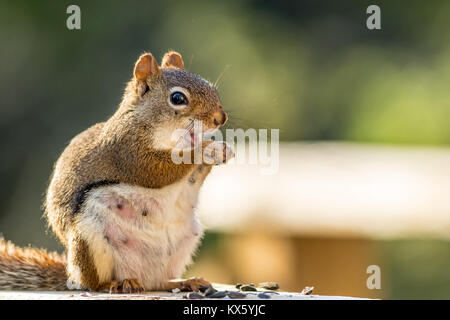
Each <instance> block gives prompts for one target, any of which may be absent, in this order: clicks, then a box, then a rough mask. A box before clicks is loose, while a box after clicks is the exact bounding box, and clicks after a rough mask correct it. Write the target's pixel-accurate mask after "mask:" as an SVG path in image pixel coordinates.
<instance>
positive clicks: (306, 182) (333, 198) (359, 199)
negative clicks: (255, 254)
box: [199, 142, 450, 238]
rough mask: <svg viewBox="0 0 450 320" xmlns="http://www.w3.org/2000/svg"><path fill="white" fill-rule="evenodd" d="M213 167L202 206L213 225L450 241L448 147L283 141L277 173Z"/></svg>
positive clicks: (245, 167) (207, 223) (205, 219)
mask: <svg viewBox="0 0 450 320" xmlns="http://www.w3.org/2000/svg"><path fill="white" fill-rule="evenodd" d="M259 169H260V168H259V167H258V166H256V165H238V164H233V163H230V164H228V165H225V166H221V167H216V168H214V170H213V172H212V174H211V175H210V176H209V177H208V179H207V180H206V182H205V184H204V186H203V188H202V192H201V196H200V205H199V214H200V216H201V220H202V221H203V223H204V224H205V226H206V227H207V228H210V229H213V230H221V231H233V232H235V231H243V230H246V229H253V230H258V229H260V228H263V229H264V230H266V231H268V230H273V231H282V232H284V233H289V232H292V233H295V234H303V235H325V236H340V235H342V236H363V237H371V238H386V237H394V236H395V237H398V236H439V237H449V236H450V149H445V148H432V147H402V146H385V145H364V144H352V143H324V142H322V143H285V144H281V145H280V166H279V172H278V173H277V174H275V175H271V176H265V175H261V174H260V170H259Z"/></svg>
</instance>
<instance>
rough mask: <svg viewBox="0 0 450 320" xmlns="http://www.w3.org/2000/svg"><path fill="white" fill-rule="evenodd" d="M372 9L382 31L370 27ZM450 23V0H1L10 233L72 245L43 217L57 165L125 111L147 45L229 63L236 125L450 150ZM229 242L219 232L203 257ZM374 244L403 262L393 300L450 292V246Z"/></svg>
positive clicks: (396, 268)
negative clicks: (72, 145) (70, 19)
mask: <svg viewBox="0 0 450 320" xmlns="http://www.w3.org/2000/svg"><path fill="white" fill-rule="evenodd" d="M372 3H376V4H378V5H379V6H380V7H381V8H382V30H377V31H371V30H368V29H367V28H366V18H367V14H366V13H365V12H366V8H367V6H368V5H369V4H372ZM70 4H77V5H79V6H80V7H81V27H82V28H81V30H77V31H70V30H68V29H67V28H66V19H67V16H68V15H67V14H66V8H67V6H68V5H70ZM449 17H450V2H448V1H433V2H427V1H408V2H407V3H406V2H404V1H376V2H367V1H339V2H337V1H331V0H330V1H323V0H322V1H312V0H311V1H285V0H276V1H275V0H270V1H264V2H262V1H250V0H247V1H221V2H216V1H207V0H205V1H189V2H187V1H186V2H181V1H108V2H106V1H76V2H73V1H57V2H55V1H5V0H1V1H0V36H1V39H2V44H1V49H0V93H1V99H0V101H1V105H0V147H1V150H2V157H1V158H0V170H1V171H0V175H1V176H0V177H1V181H2V183H1V184H0V232H2V233H3V235H4V237H5V238H7V239H9V240H12V241H14V242H15V243H17V244H20V245H26V244H28V243H31V244H33V245H36V246H44V247H48V248H50V249H58V250H61V247H60V246H58V244H57V242H56V240H55V239H54V237H53V236H51V232H48V234H47V235H46V234H45V231H46V227H45V221H44V220H43V219H42V218H41V214H42V210H41V208H40V207H41V204H42V199H43V194H44V192H45V189H46V186H47V183H48V179H49V176H50V173H51V170H52V165H53V163H54V161H55V160H56V159H57V157H58V155H59V154H60V153H61V151H62V150H63V149H64V147H65V145H66V144H67V143H68V141H70V139H71V138H72V137H73V136H74V135H75V134H77V133H79V132H80V131H82V130H84V129H85V128H87V127H89V126H91V125H92V124H94V123H96V122H99V121H103V120H105V119H106V118H107V117H108V116H109V115H111V114H112V113H113V112H114V110H115V108H116V106H117V105H118V104H119V102H120V100H121V95H122V92H123V89H124V85H125V83H126V82H127V81H128V80H129V79H130V77H131V75H132V67H133V64H134V61H135V60H136V58H137V57H138V56H139V54H140V53H142V52H143V51H151V52H152V53H153V54H154V55H155V56H156V57H158V58H161V57H162V55H163V54H164V53H165V52H166V51H167V50H168V49H174V50H176V51H179V52H180V53H181V54H182V55H183V57H184V60H185V65H186V67H187V68H188V69H189V70H191V71H193V72H195V73H198V74H200V75H202V76H203V77H205V78H207V79H208V80H210V81H212V82H214V81H215V80H216V79H217V77H219V75H220V74H221V73H222V72H224V71H225V73H224V75H223V77H222V79H221V81H220V85H219V92H220V94H221V98H222V101H223V104H224V106H225V109H226V110H227V111H228V112H229V115H230V121H229V122H228V124H227V127H230V128H248V127H252V128H279V129H280V139H281V140H284V141H294V140H308V141H309V140H347V141H358V142H367V143H391V144H414V145H416V144H417V145H440V146H448V145H449V143H450V130H449V127H450V126H449V122H450V121H449V120H450V90H449V89H448V85H449V83H450V41H449V40H450V23H449ZM221 237H223V236H221V235H220V234H219V235H214V236H212V235H211V234H210V235H207V237H206V241H205V243H204V244H203V246H202V251H201V253H200V257H199V259H200V258H201V256H202V254H207V252H208V246H214V245H215V244H217V242H220V241H222V240H220V239H221ZM211 239H215V240H214V241H213V240H211ZM223 239H225V238H223ZM375 244H376V245H377V246H378V248H379V251H380V252H381V253H380V255H381V256H382V257H383V259H385V260H386V261H388V264H389V266H390V270H391V276H390V280H389V281H390V285H389V287H390V289H389V290H386V291H384V292H383V295H382V296H383V297H385V298H450V278H449V275H448V270H450V243H449V242H447V241H445V240H438V239H436V240H432V239H424V240H420V239H411V240H407V239H402V240H386V241H375ZM203 252H204V253H203ZM213 280H214V279H213ZM325 293H327V292H326V291H325Z"/></svg>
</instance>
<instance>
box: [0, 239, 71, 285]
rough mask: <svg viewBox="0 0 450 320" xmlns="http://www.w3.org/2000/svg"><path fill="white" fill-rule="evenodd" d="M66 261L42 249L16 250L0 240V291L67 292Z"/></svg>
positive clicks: (11, 245)
mask: <svg viewBox="0 0 450 320" xmlns="http://www.w3.org/2000/svg"><path fill="white" fill-rule="evenodd" d="M66 280H67V276H66V259H65V257H64V256H61V255H58V254H57V253H56V252H50V253H49V252H47V251H46V250H44V249H34V248H19V247H17V246H15V245H13V244H12V243H11V242H9V241H8V242H6V241H4V240H3V239H0V288H1V289H3V290H24V289H28V290H67V288H66Z"/></svg>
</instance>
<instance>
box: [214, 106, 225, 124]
mask: <svg viewBox="0 0 450 320" xmlns="http://www.w3.org/2000/svg"><path fill="white" fill-rule="evenodd" d="M227 120H228V116H227V114H226V113H225V111H223V110H222V108H221V109H220V110H218V111H215V112H214V125H216V126H222V125H224V124H225V122H227Z"/></svg>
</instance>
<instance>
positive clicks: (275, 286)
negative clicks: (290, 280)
mask: <svg viewBox="0 0 450 320" xmlns="http://www.w3.org/2000/svg"><path fill="white" fill-rule="evenodd" d="M258 286H259V287H261V288H264V289H267V290H278V289H280V286H279V285H278V283H276V282H273V281H268V282H261V283H260V284H259V285H258Z"/></svg>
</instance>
